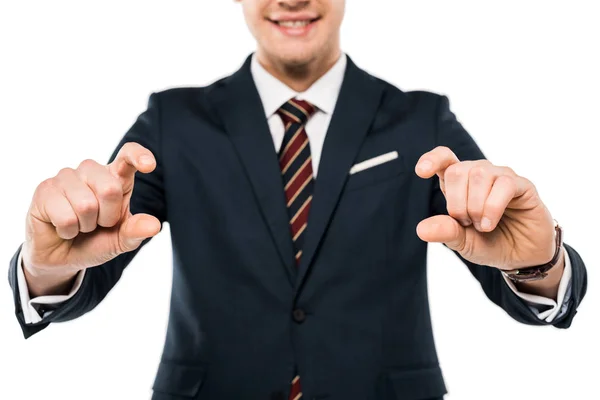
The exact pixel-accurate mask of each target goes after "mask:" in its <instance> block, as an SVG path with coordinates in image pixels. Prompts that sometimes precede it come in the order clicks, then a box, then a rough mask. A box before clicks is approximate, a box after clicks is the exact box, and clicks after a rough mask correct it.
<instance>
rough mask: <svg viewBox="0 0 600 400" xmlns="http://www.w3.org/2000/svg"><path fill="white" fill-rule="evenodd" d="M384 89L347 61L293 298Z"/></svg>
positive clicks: (316, 185)
mask: <svg viewBox="0 0 600 400" xmlns="http://www.w3.org/2000/svg"><path fill="white" fill-rule="evenodd" d="M382 91H383V85H382V84H381V83H379V82H378V81H376V80H375V79H374V78H373V77H371V76H370V75H368V74H367V73H366V72H364V71H362V70H360V69H359V68H358V67H357V66H356V65H355V64H354V63H353V62H352V60H350V57H348V65H347V67H346V72H345V76H344V82H343V84H342V88H341V90H340V94H339V97H338V101H337V104H336V107H335V111H334V113H333V116H332V119H331V122H330V125H329V129H328V131H327V135H326V137H325V143H324V145H323V151H322V153H321V160H320V162H319V171H318V172H319V173H318V175H317V179H316V182H315V191H314V196H313V201H312V205H311V209H310V212H309V216H308V224H307V227H306V236H305V239H304V245H303V249H302V258H301V261H300V266H299V267H298V268H299V271H298V276H297V278H296V294H298V293H299V291H300V288H301V286H302V283H303V282H304V280H305V278H306V274H307V272H308V269H309V267H310V265H311V263H312V261H313V259H314V256H315V253H316V252H317V250H318V246H319V244H320V242H321V239H322V237H323V235H324V233H325V230H326V227H327V225H328V223H329V220H330V219H331V216H332V213H333V211H334V209H335V206H336V205H337V203H338V201H339V198H340V194H341V191H342V188H343V186H344V183H345V182H346V179H347V177H348V172H349V170H350V168H351V166H352V163H353V161H354V159H355V157H356V155H357V154H358V150H359V149H360V146H361V144H362V142H363V140H364V138H365V136H366V134H367V132H368V130H369V127H370V125H371V122H372V121H373V118H374V117H375V114H376V112H377V109H378V107H379V103H380V100H381V95H382Z"/></svg>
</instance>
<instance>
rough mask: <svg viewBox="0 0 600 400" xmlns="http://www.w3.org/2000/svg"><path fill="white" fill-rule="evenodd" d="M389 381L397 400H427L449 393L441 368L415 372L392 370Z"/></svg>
mask: <svg viewBox="0 0 600 400" xmlns="http://www.w3.org/2000/svg"><path fill="white" fill-rule="evenodd" d="M388 379H389V380H390V384H391V387H392V388H393V391H394V393H395V395H396V397H395V398H396V399H397V400H425V399H434V398H439V397H442V396H443V395H445V394H446V393H447V390H446V385H445V384H444V378H443V377H442V370H441V369H440V368H439V367H433V368H425V369H415V370H390V371H389V372H388Z"/></svg>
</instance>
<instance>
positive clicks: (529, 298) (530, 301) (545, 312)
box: [502, 246, 572, 323]
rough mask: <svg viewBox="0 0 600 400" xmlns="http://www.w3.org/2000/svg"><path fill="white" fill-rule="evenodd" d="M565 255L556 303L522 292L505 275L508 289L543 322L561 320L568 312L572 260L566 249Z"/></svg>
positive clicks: (546, 298)
mask: <svg viewBox="0 0 600 400" xmlns="http://www.w3.org/2000/svg"><path fill="white" fill-rule="evenodd" d="M563 251H564V253H565V268H564V271H563V275H562V278H561V279H560V283H559V285H558V294H557V296H556V301H554V300H553V299H550V298H548V297H543V296H538V295H535V294H530V293H523V292H520V291H519V290H518V289H517V287H516V286H515V284H514V282H513V281H511V280H510V279H509V278H507V277H506V276H505V275H504V274H502V276H503V277H504V281H505V282H506V284H507V285H508V287H509V288H510V289H511V290H512V291H513V292H514V293H515V294H516V295H517V296H519V297H520V298H521V299H523V300H524V301H525V303H527V305H528V306H529V308H530V309H531V311H532V312H533V313H534V314H535V315H536V316H537V317H538V318H539V319H541V320H543V321H546V322H548V323H551V322H552V321H554V320H555V319H557V318H560V317H561V316H562V315H564V314H565V313H566V312H567V309H568V305H569V300H570V299H571V274H572V268H571V259H570V258H569V252H567V250H566V249H565V248H564V246H563Z"/></svg>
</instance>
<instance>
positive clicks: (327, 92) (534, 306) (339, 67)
mask: <svg viewBox="0 0 600 400" xmlns="http://www.w3.org/2000/svg"><path fill="white" fill-rule="evenodd" d="M346 63H347V59H346V55H345V54H342V55H341V57H340V58H339V60H338V61H337V62H336V64H335V65H334V66H333V67H332V68H331V69H330V70H329V71H328V72H327V73H326V74H325V75H323V76H322V77H321V78H320V79H319V80H318V81H316V82H315V83H314V84H313V85H312V86H311V87H310V88H308V90H306V91H305V92H302V93H298V92H296V91H294V90H293V89H291V88H289V87H288V86H286V85H285V84H284V83H282V82H281V81H279V80H278V79H277V78H275V77H274V76H272V75H271V74H270V73H269V72H267V71H266V70H265V69H264V68H263V67H262V66H261V65H260V63H259V62H258V60H257V58H256V56H255V55H254V56H253V57H252V62H251V67H250V69H251V73H252V78H253V79H254V82H255V84H256V88H257V90H258V94H259V96H260V99H261V101H262V104H263V108H264V110H265V116H266V118H267V122H268V124H269V129H270V130H271V136H272V137H273V145H274V147H275V151H276V152H279V148H280V147H281V143H282V142H283V136H284V133H285V128H284V126H283V122H282V120H281V117H279V115H278V114H277V110H278V109H279V107H281V106H282V105H283V104H284V103H286V102H287V101H288V100H289V99H291V98H297V99H299V100H306V101H308V102H309V103H311V104H313V105H314V106H316V108H317V111H316V112H315V114H314V115H313V116H312V117H311V118H310V119H309V120H308V122H307V124H306V134H307V135H308V140H309V145H310V152H311V156H312V166H313V174H314V176H315V178H316V176H317V171H318V168H319V160H320V159H321V151H322V149H323V143H324V141H325V134H326V133H327V129H328V127H329V122H330V121H331V116H332V114H333V110H334V108H335V104H336V102H337V99H338V95H339V93H340V89H341V87H342V82H343V80H344V72H345V70H346ZM563 251H564V252H565V269H564V273H563V277H562V279H561V282H560V286H559V291H558V296H557V301H554V300H553V299H550V298H546V297H542V296H536V295H532V294H527V293H522V292H519V291H518V290H517V288H516V287H515V285H514V284H513V283H512V282H511V281H510V280H509V279H507V278H504V279H505V282H506V283H507V284H508V286H509V287H510V288H511V289H512V291H513V292H514V293H515V294H516V295H517V296H519V297H520V298H522V299H523V300H525V302H526V303H527V304H529V307H530V308H531V310H532V311H533V312H534V313H535V314H536V315H537V317H538V318H540V319H543V320H545V321H547V322H552V321H553V320H554V319H555V318H557V316H561V315H563V314H564V313H565V312H566V310H567V305H568V301H569V298H570V293H571V261H570V259H569V254H568V253H567V252H566V250H564V249H563ZM18 263H19V265H22V260H21V254H19V259H18ZM84 274H85V270H84V271H81V272H80V273H79V275H78V276H77V278H76V281H75V283H74V285H73V288H72V289H71V291H70V293H69V294H68V295H62V296H39V297H36V298H33V299H30V297H29V291H28V288H27V282H26V280H25V274H24V273H23V270H22V268H17V282H18V286H19V293H20V296H21V297H20V300H21V304H22V308H23V316H24V319H25V322H26V323H28V324H31V323H36V322H40V321H41V320H42V318H44V317H46V316H48V315H49V314H50V313H52V311H51V310H49V311H44V312H43V315H40V313H39V312H38V309H39V308H40V307H50V308H53V307H54V308H55V307H57V306H59V305H60V304H61V303H62V302H64V301H66V300H68V299H70V298H71V297H72V296H73V295H74V294H75V293H77V291H78V290H79V287H80V286H81V282H82V281H83V277H84ZM559 304H560V305H561V306H560V307H559Z"/></svg>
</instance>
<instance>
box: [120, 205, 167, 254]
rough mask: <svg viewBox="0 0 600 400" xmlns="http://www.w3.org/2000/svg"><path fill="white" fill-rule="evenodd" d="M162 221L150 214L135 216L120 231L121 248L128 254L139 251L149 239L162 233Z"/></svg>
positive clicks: (128, 219)
mask: <svg viewBox="0 0 600 400" xmlns="http://www.w3.org/2000/svg"><path fill="white" fill-rule="evenodd" d="M160 228H161V225H160V221H159V220H158V219H157V218H156V217H154V216H152V215H150V214H135V215H133V216H131V217H130V218H127V220H126V221H125V223H124V224H123V225H121V227H120V229H119V247H120V249H121V251H124V252H128V251H132V250H135V249H137V248H138V247H139V246H140V244H141V243H142V242H143V241H144V240H145V239H147V238H149V237H152V236H154V235H156V234H157V233H158V232H160Z"/></svg>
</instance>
